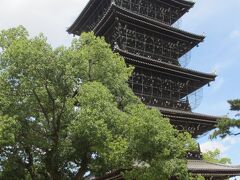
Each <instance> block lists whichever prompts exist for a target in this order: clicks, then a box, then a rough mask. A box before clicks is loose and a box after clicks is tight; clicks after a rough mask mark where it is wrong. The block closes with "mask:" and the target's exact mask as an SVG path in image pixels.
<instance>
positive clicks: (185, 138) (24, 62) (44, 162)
mask: <svg viewBox="0 0 240 180" xmlns="http://www.w3.org/2000/svg"><path fill="white" fill-rule="evenodd" d="M0 48H1V50H0V153H1V154H0V156H1V158H0V167H1V168H0V179H7V178H10V179H53V180H61V179H76V180H79V179H83V178H84V176H85V175H86V174H88V173H92V174H94V175H96V176H101V175H103V174H105V173H106V172H110V171H112V170H116V169H128V170H129V171H128V173H127V174H128V177H129V179H133V178H134V177H137V179H140V180H141V179H152V180H154V179H156V180H157V179H167V178H168V177H170V176H171V175H173V176H177V177H179V179H186V177H187V176H188V174H187V168H186V160H185V154H186V151H187V150H188V149H189V146H190V144H192V142H191V138H190V136H189V135H188V134H179V133H178V132H177V131H176V130H175V129H174V128H173V127H172V126H171V125H170V123H169V120H168V119H165V118H163V117H162V115H161V114H160V113H159V111H158V110H157V109H149V108H147V107H145V106H144V105H143V104H142V103H141V102H140V100H139V99H138V98H137V97H136V96H135V95H134V94H133V92H132V91H131V89H130V88H129V87H128V84H127V81H128V79H129V77H130V75H131V73H132V70H133V68H132V67H128V66H127V65H126V64H125V62H124V59H123V58H122V57H120V56H119V54H117V53H113V52H112V51H111V48H110V46H109V45H108V44H107V43H106V42H105V41H104V39H103V38H99V37H95V36H94V34H93V33H84V34H82V35H81V38H79V39H75V40H73V42H72V45H71V46H70V47H59V48H56V49H54V48H52V47H51V45H49V44H48V43H47V40H46V38H45V37H44V36H43V35H39V36H37V37H33V38H31V37H29V35H28V32H27V31H26V29H25V28H24V27H21V26H20V27H17V28H12V29H8V30H3V31H1V32H0ZM137 164H145V165H144V166H139V165H137Z"/></svg>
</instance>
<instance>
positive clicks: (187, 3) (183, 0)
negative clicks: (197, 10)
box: [161, 0, 195, 9]
mask: <svg viewBox="0 0 240 180" xmlns="http://www.w3.org/2000/svg"><path fill="white" fill-rule="evenodd" d="M161 1H165V2H168V3H169V2H172V3H174V4H175V5H178V6H180V7H185V8H189V9H190V8H192V7H193V6H194V4H195V3H194V2H193V1H186V0H170V1H169V0H161Z"/></svg>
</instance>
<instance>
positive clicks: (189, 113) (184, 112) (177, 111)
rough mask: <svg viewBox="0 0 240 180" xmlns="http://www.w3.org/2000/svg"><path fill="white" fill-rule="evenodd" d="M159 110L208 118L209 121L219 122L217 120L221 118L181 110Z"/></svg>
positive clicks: (160, 108) (160, 109)
mask: <svg viewBox="0 0 240 180" xmlns="http://www.w3.org/2000/svg"><path fill="white" fill-rule="evenodd" d="M158 109H159V111H161V112H162V113H171V114H182V115H187V116H196V117H202V118H208V119H213V120H217V119H220V118H221V117H218V116H211V115H207V114H201V113H195V112H191V111H181V110H176V109H169V108H162V107H158Z"/></svg>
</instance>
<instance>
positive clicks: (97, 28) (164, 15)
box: [68, 0, 240, 180]
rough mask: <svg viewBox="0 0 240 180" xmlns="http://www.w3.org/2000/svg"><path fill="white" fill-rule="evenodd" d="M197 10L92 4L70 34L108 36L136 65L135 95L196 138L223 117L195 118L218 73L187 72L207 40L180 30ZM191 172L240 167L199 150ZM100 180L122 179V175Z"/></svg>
mask: <svg viewBox="0 0 240 180" xmlns="http://www.w3.org/2000/svg"><path fill="white" fill-rule="evenodd" d="M193 6H194V3H193V2H192V1H189V0H188V1H187V0H90V1H89V2H88V4H87V5H86V7H85V8H84V10H83V11H82V12H81V14H80V15H79V17H78V18H77V19H76V20H75V22H74V23H73V24H72V25H71V26H70V28H69V29H68V33H70V34H74V35H80V34H81V33H82V32H88V31H93V32H94V33H95V34H96V35H97V36H104V37H105V39H106V41H107V42H108V43H110V44H111V46H112V49H113V50H114V51H115V52H118V53H119V54H120V55H122V56H123V57H124V59H125V61H126V63H127V64H130V65H133V66H135V70H134V72H133V74H132V76H131V78H130V79H129V86H130V87H131V88H132V90H133V92H134V93H135V94H136V95H137V96H138V97H139V98H140V99H141V100H142V102H144V103H145V104H146V105H147V106H149V107H156V108H158V109H159V111H160V112H161V113H162V114H163V115H164V116H165V117H167V118H169V119H170V122H171V124H172V125H174V127H175V128H177V129H178V130H179V131H188V132H189V133H191V134H192V136H193V137H194V138H197V137H198V136H200V135H203V134H204V133H206V132H208V131H210V130H212V129H214V128H215V125H216V121H217V119H218V118H219V117H215V116H210V115H206V114H199V113H194V112H193V111H192V110H193V109H194V108H195V107H196V106H197V105H198V104H199V102H200V100H201V88H202V87H203V86H205V85H207V84H209V83H210V82H211V81H214V80H215V78H216V75H215V74H209V73H203V72H198V71H195V70H191V69H187V68H186V67H185V66H186V64H187V60H188V59H187V56H188V53H189V52H190V51H191V49H192V48H194V47H196V46H198V44H199V43H201V42H203V40H204V38H205V37H204V36H202V35H196V34H193V33H190V32H186V31H183V30H180V29H179V28H177V27H176V24H177V22H178V20H179V19H180V18H181V17H182V16H183V15H184V14H185V13H187V12H188V11H189V10H190V8H192V7H193ZM188 159H189V160H188V169H189V172H191V173H192V174H193V175H198V174H201V175H203V176H204V177H205V178H206V179H225V178H228V177H232V176H236V175H240V167H237V166H227V165H221V164H214V163H209V162H206V161H204V160H203V158H202V154H201V151H200V149H199V151H197V152H189V153H188ZM97 179H99V180H100V179H109V180H110V179H111V180H113V179H114V180H117V179H123V177H122V176H121V174H120V172H113V173H111V174H107V175H106V176H105V177H101V178H97Z"/></svg>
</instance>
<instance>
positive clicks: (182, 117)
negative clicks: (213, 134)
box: [157, 107, 221, 138]
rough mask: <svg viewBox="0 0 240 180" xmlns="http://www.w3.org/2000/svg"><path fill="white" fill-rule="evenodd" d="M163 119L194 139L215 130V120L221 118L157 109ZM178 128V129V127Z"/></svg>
mask: <svg viewBox="0 0 240 180" xmlns="http://www.w3.org/2000/svg"><path fill="white" fill-rule="evenodd" d="M157 109H158V110H159V111H160V112H161V113H162V114H163V116H164V117H166V118H169V119H170V122H171V124H173V125H174V126H175V127H176V128H177V129H178V130H180V129H179V128H183V127H185V128H186V129H182V130H185V131H188V132H189V133H191V134H192V136H193V137H194V138H196V137H198V136H201V135H203V134H205V133H206V132H208V131H210V130H212V129H215V128H216V124H217V120H218V119H220V118H221V117H217V116H211V115H207V114H200V113H195V112H191V111H181V110H175V109H169V108H163V107H157ZM179 126H180V127H179Z"/></svg>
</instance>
